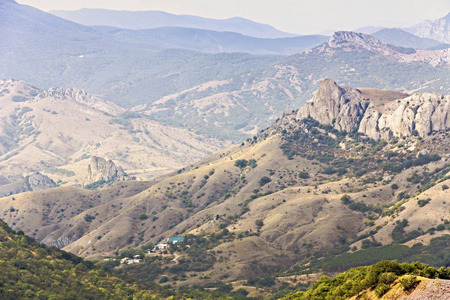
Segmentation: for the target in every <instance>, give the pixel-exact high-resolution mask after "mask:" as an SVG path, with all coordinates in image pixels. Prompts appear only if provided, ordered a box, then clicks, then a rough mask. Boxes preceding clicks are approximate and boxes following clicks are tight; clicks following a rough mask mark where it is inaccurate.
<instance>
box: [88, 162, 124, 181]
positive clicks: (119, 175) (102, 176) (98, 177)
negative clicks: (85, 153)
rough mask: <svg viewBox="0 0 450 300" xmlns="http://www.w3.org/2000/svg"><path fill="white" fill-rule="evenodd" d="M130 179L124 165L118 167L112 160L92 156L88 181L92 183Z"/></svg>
mask: <svg viewBox="0 0 450 300" xmlns="http://www.w3.org/2000/svg"><path fill="white" fill-rule="evenodd" d="M128 179H129V177H128V175H127V174H126V173H125V172H124V171H123V169H122V167H120V166H119V167H117V166H116V165H115V164H114V163H113V161H112V160H110V159H109V160H106V159H104V158H102V157H98V156H92V157H91V161H90V163H89V165H88V181H89V182H90V183H94V182H98V181H105V182H113V181H124V180H128Z"/></svg>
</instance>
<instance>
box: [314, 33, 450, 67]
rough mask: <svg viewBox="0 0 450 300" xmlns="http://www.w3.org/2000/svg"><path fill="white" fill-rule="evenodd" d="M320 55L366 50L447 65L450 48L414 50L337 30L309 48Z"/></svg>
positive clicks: (408, 60)
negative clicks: (312, 47) (316, 45)
mask: <svg viewBox="0 0 450 300" xmlns="http://www.w3.org/2000/svg"><path fill="white" fill-rule="evenodd" d="M309 52H312V53H315V54H318V55H326V56H333V55H334V54H336V53H342V52H352V53H355V52H366V53H372V54H377V55H381V56H383V57H386V56H388V57H390V58H391V59H393V60H396V61H398V62H402V63H410V62H415V61H421V62H426V63H429V64H430V65H432V66H437V65H447V64H449V63H450V50H449V49H444V50H435V51H429V50H414V49H411V48H403V47H396V46H393V45H389V44H387V43H385V42H382V41H380V40H378V39H377V38H375V37H373V36H371V35H368V34H363V33H357V32H352V31H337V32H335V33H334V34H333V35H332V36H331V37H330V39H329V40H328V42H327V43H324V44H323V45H321V46H318V47H316V48H314V49H311V50H308V51H307V53H309Z"/></svg>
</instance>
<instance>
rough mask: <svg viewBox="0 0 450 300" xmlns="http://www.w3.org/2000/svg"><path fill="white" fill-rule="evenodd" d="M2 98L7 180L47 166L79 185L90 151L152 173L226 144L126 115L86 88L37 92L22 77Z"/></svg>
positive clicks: (135, 172) (0, 137) (1, 91)
mask: <svg viewBox="0 0 450 300" xmlns="http://www.w3.org/2000/svg"><path fill="white" fill-rule="evenodd" d="M0 103H1V108H0V116H1V121H0V167H1V168H2V175H3V176H4V177H5V178H6V179H7V180H6V182H4V184H8V183H14V182H16V181H20V180H22V178H23V177H25V176H27V175H28V174H30V173H34V172H42V173H44V174H46V175H48V176H49V177H50V178H52V179H53V180H54V181H55V182H58V183H66V184H67V183H68V184H78V185H81V184H84V183H85V182H86V181H87V177H88V163H89V158H90V157H91V156H93V155H98V156H101V157H108V158H109V159H112V160H114V161H115V162H116V163H117V164H118V165H120V166H122V167H123V168H124V169H125V170H126V171H127V172H128V174H129V175H130V176H136V177H138V178H150V177H154V176H159V175H161V174H164V173H167V172H171V171H174V170H177V169H179V168H181V167H182V166H184V165H187V164H190V163H193V162H195V161H197V160H199V159H201V158H203V157H205V156H206V155H208V154H210V153H212V152H214V151H217V150H218V149H220V147H221V146H222V145H223V144H222V142H220V141H217V140H215V139H208V138H205V137H203V136H200V135H197V134H195V133H193V132H191V131H189V130H186V129H180V128H174V127H169V126H165V125H162V124H160V123H157V122H154V121H151V120H148V119H146V118H142V117H139V116H135V115H133V114H130V113H127V112H126V111H125V109H123V108H121V107H119V106H117V105H115V104H113V103H111V102H108V101H105V100H102V99H100V98H99V97H95V96H92V95H89V94H87V93H86V92H85V91H82V90H76V89H65V88H51V89H48V90H39V89H37V88H35V87H33V86H30V85H28V84H26V83H24V82H22V81H14V80H2V81H0ZM2 186H3V185H2ZM2 186H0V190H2V188H3V187H2ZM11 188H12V191H13V192H14V188H13V187H11ZM19 190H20V188H19ZM7 192H8V191H5V193H7ZM5 193H3V194H5Z"/></svg>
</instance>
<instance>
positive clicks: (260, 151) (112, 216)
mask: <svg viewBox="0 0 450 300" xmlns="http://www.w3.org/2000/svg"><path fill="white" fill-rule="evenodd" d="M449 103H450V97H449V96H448V95H447V96H444V95H439V94H412V95H409V94H404V93H399V92H392V91H383V90H375V89H367V88H358V89H355V88H349V87H342V86H339V85H337V84H336V83H335V82H334V81H332V80H324V81H322V82H321V84H320V87H319V90H318V91H317V92H316V93H315V96H314V98H313V99H312V100H311V101H309V102H308V104H307V105H305V106H303V107H302V108H300V109H299V110H294V111H291V112H286V113H285V114H283V115H282V116H281V117H280V118H279V119H278V120H277V121H276V122H275V123H274V124H273V125H272V126H270V127H269V128H267V129H266V130H264V131H262V132H260V133H259V134H258V135H257V136H255V137H254V138H251V139H248V140H247V141H246V142H245V143H242V144H240V145H235V146H232V147H230V148H228V149H225V150H223V151H220V152H218V153H216V154H215V155H212V156H210V157H209V158H206V159H204V160H203V161H200V162H199V163H196V164H194V165H191V166H188V167H186V168H183V169H181V170H180V171H179V173H178V174H176V175H173V176H166V177H163V178H159V179H155V180H154V181H152V182H133V181H129V182H126V183H117V184H115V185H113V186H111V187H110V188H108V189H101V190H98V191H87V190H83V189H77V188H59V189H52V190H48V191H45V192H39V193H24V194H20V195H16V196H14V197H6V198H3V199H0V214H1V215H2V216H3V218H4V219H5V221H6V222H8V224H11V225H12V226H13V228H16V229H21V230H23V231H24V232H26V233H27V234H30V235H33V236H35V237H36V238H37V239H38V240H39V241H43V242H45V243H47V244H50V245H58V246H60V247H64V248H63V249H65V250H67V251H70V252H72V253H75V254H77V255H81V256H84V257H88V258H95V257H103V256H108V255H116V254H117V253H119V252H120V251H123V250H126V249H129V248H139V247H143V249H147V248H149V247H151V245H152V244H155V243H157V242H159V241H163V240H164V239H165V238H169V237H171V236H178V235H188V236H189V235H191V234H193V235H195V236H192V237H191V239H193V241H192V242H190V243H197V244H198V245H201V246H199V248H193V249H197V250H195V251H194V250H192V251H194V252H190V251H189V249H187V248H186V249H185V250H183V251H181V250H180V252H179V255H181V256H182V257H185V258H184V259H183V263H182V267H180V268H181V269H180V268H178V269H177V268H175V269H170V268H169V272H172V271H170V270H173V272H174V273H172V274H184V275H183V276H185V277H184V279H183V281H177V280H173V281H172V280H171V281H170V284H176V285H190V284H198V283H205V282H211V281H216V280H225V279H226V280H227V281H234V280H243V279H246V278H251V277H253V276H256V277H257V276H260V275H259V274H260V273H261V272H265V273H267V274H276V273H277V272H281V271H283V270H284V271H286V270H288V269H290V268H291V269H293V270H297V271H298V272H302V273H303V274H316V273H317V272H323V271H327V272H336V271H341V270H342V268H344V269H346V268H349V267H353V266H355V264H356V266H357V265H359V264H367V263H375V262H376V261H378V260H381V259H399V260H402V261H411V260H424V261H426V262H427V263H430V264H432V265H446V264H448V242H449V241H448V236H449V235H448V234H449V225H448V224H449V219H450V216H449V214H448V211H449V208H450V207H449V203H448V201H446V197H447V194H448V193H447V189H448V186H449V184H450V179H449V177H448V175H449V172H450V168H449V162H448V159H449V157H448V149H449V148H450V144H449V140H448V129H449V128H450V124H449V123H448V120H449V118H448V117H447V115H446V114H448V112H449V111H450V110H449V109H448V105H449ZM426 120H432V122H428V123H427V122H422V123H421V121H426ZM365 124H371V125H370V126H365ZM368 128H371V129H372V130H368ZM430 145H433V147H431V146H430ZM11 208H12V209H11ZM36 228H40V229H39V230H37V231H36ZM397 244H399V245H397ZM413 245H414V246H413ZM412 246H413V247H415V248H414V251H412V250H411V248H410V247H412ZM374 249H375V251H376V252H375V253H376V254H374V253H373V252H370V251H372V250H374ZM174 251H175V252H176V251H177V250H176V249H175V250H174ZM338 254H339V255H338ZM336 255H337V256H336ZM368 257H369V258H368ZM371 259H375V261H373V262H371ZM180 264H181V262H180ZM143 268H144V269H145V265H144V266H143ZM224 270H231V271H227V275H226V276H225V277H224ZM175 272H176V273H175ZM140 274H145V272H144V271H142V272H141V273H140ZM194 274H195V275H194ZM191 275H193V276H191ZM140 276H142V275H140ZM149 276H150V275H149ZM152 276H153V275H152ZM159 276H162V275H161V273H159ZM144 277H145V276H144ZM157 278H158V276H156V279H157ZM154 279H155V278H153V279H152V280H154Z"/></svg>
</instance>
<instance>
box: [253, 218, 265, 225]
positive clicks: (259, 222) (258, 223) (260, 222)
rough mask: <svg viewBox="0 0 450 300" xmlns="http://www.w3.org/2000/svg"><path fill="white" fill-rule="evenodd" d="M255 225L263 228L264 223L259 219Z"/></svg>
mask: <svg viewBox="0 0 450 300" xmlns="http://www.w3.org/2000/svg"><path fill="white" fill-rule="evenodd" d="M255 225H256V226H258V227H263V226H264V221H263V220H261V219H258V220H256V221H255Z"/></svg>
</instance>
